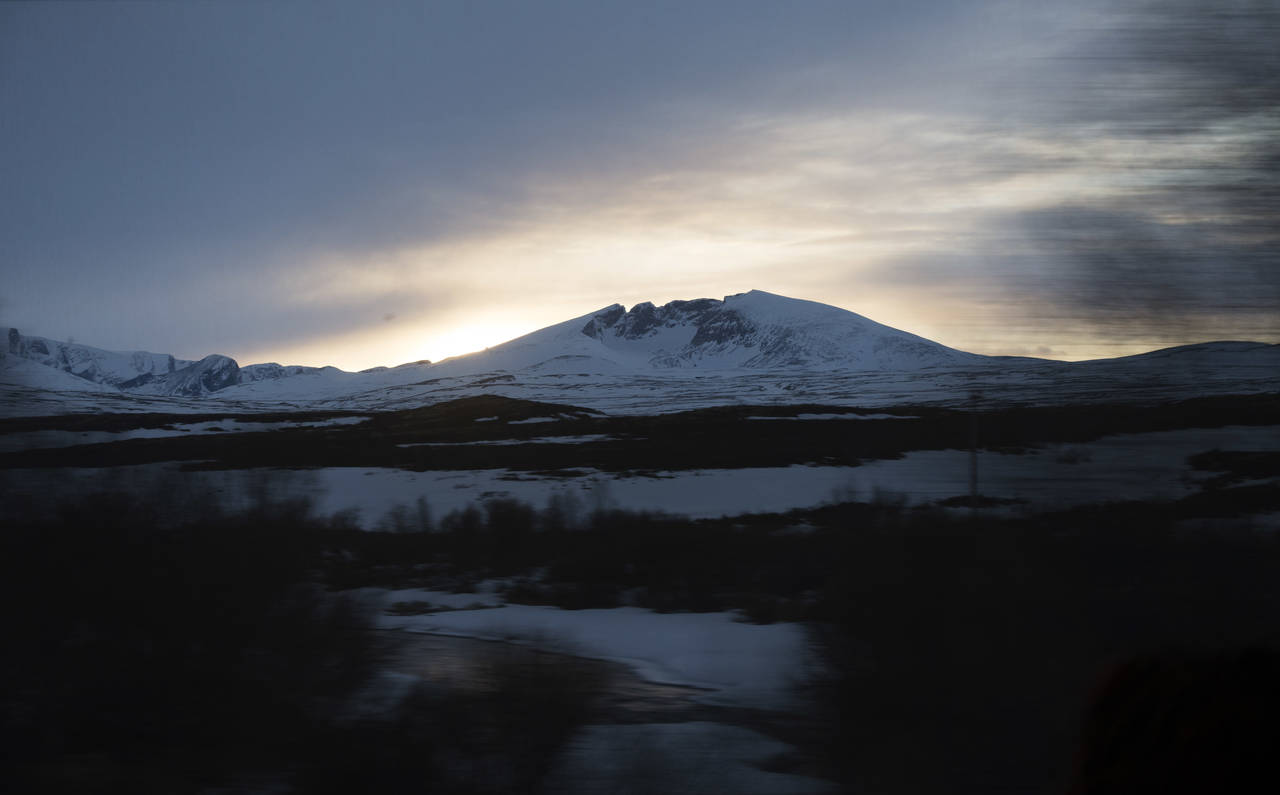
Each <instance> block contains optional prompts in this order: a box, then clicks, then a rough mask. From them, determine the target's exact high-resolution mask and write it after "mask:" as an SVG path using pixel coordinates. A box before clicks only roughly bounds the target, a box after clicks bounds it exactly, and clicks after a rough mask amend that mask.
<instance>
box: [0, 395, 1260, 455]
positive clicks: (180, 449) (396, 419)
mask: <svg viewBox="0 0 1280 795" xmlns="http://www.w3.org/2000/svg"><path fill="white" fill-rule="evenodd" d="M801 413H851V410H850V409H847V408H833V407H825V406H819V405H813V406H789V407H777V406H767V407H761V406H734V407H721V408H715V409H700V410H696V411H688V412H680V413H674V414H665V415H657V416H649V417H629V416H620V417H606V416H600V415H598V414H596V413H594V412H589V411H587V410H584V409H580V408H575V407H573V406H565V405H556V404H544V403H536V402H533V401H523V400H514V399H510V398H502V397H495V396H482V397H478V398H463V399H460V400H456V401H449V402H447V403H442V404H437V405H434V406H427V407H424V408H419V409H407V410H404V411H396V412H386V413H382V414H377V415H373V418H372V419H371V420H369V421H368V422H366V423H361V424H359V425H352V426H338V427H327V428H294V429H281V430H275V431H265V432H256V433H226V434H201V435H192V436H186V437H176V438H163V439H132V440H127V441H119V442H108V443H104V444H94V445H82V446H77V447H67V448H58V449H49V450H30V451H23V452H14V453H7V454H3V455H0V468H19V467H65V466H82V467H105V466H119V465H127V464H144V463H152V462H161V461H200V462H203V463H201V464H198V465H192V466H199V467H202V468H220V469H238V468H250V467H283V468H310V467H321V466H362V467H395V468H402V469H409V470H417V471H425V470H433V469H493V468H509V469H515V470H522V471H539V470H555V469H565V468H593V469H598V470H602V471H607V472H621V471H637V470H640V471H643V470H660V469H661V470H672V469H701V468H722V467H733V468H740V467H764V466H785V465H788V464H807V463H820V464H829V465H845V466H856V465H857V464H859V463H860V462H862V461H863V460H868V459H883V458H894V457H897V456H900V455H902V454H903V453H906V452H910V451H913V450H932V449H963V448H967V447H968V446H969V443H970V441H969V440H970V433H971V427H972V423H973V421H974V415H971V414H969V413H968V412H964V411H959V410H954V409H940V408H927V407H914V408H903V409H896V410H892V411H888V412H886V411H885V410H881V409H878V410H875V411H874V412H872V413H876V414H884V413H901V414H902V416H901V417H900V418H895V419H879V420H844V419H837V420H803V421H795V422H769V421H760V420H750V419H748V417H751V416H762V415H773V416H795V415H797V414H801ZM491 416H498V417H499V419H498V420H496V421H492V422H477V421H476V420H479V419H483V418H486V417H491ZM546 416H550V417H557V418H558V419H557V420H556V421H555V422H547V423H537V424H514V425H513V424H510V423H511V421H513V420H521V419H529V418H533V417H546ZM562 416H563V417H564V418H560V417H562ZM976 420H977V425H978V438H979V444H980V445H981V446H982V447H984V448H986V449H994V450H1019V449H1027V448H1034V447H1036V446H1039V445H1043V444H1048V443H1062V442H1074V443H1079V442H1087V441H1091V440H1094V439H1097V438H1099V437H1101V436H1105V435H1108V434H1116V433H1141V432H1150V431H1164V430H1175V429H1181V428H1211V427H1221V426H1224V425H1259V426H1262V425H1280V395H1253V396H1231V397H1216V398H1197V399H1194V400H1187V401H1181V402H1176V403H1168V404H1163V405H1156V406H1141V407H1139V406H1125V405H1117V406H1060V407H1024V408H1005V409H997V410H991V411H983V412H978V413H977V415H976ZM578 435H604V436H607V437H610V438H608V439H605V440H600V441H594V442H586V443H579V444H564V445H543V444H529V445H520V444H515V445H508V446H492V445H477V446H475V447H467V446H466V445H459V446H450V447H447V448H436V447H431V446H413V447H401V446H399V445H421V443H423V442H466V441H486V440H489V441H491V440H495V439H510V438H514V439H533V438H537V437H542V436H578Z"/></svg>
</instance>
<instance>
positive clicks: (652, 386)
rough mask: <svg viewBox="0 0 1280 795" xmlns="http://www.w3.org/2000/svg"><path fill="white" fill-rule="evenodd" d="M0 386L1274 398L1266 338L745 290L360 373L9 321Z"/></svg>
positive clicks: (824, 398) (390, 398)
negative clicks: (922, 323)
mask: <svg viewBox="0 0 1280 795" xmlns="http://www.w3.org/2000/svg"><path fill="white" fill-rule="evenodd" d="M0 387H4V388H5V389H4V392H3V394H0V412H2V413H6V414H11V415H12V414H26V413H49V412H50V411H57V410H58V409H57V408H56V407H57V406H58V405H60V404H61V405H64V406H65V408H63V409H61V410H65V411H83V410H103V409H106V408H107V407H108V406H110V410H138V411H143V410H147V411H155V410H160V409H158V408H157V405H158V404H157V401H158V402H160V403H166V402H167V403H172V404H173V405H172V408H171V409H166V410H174V411H181V410H191V408H190V406H191V405H198V404H201V403H203V402H204V401H208V400H211V399H213V400H218V401H220V402H224V403H228V404H230V403H234V404H236V405H237V406H239V407H240V408H243V409H245V410H278V409H281V408H289V407H298V408H302V407H307V408H327V409H358V410H361V411H365V410H377V409H387V408H406V407H411V406H421V405H424V404H428V403H434V402H438V401H441V400H447V399H451V398H456V397H463V396H467V395H475V394H481V393H497V394H503V395H507V396H510V397H522V398H528V399H534V400H543V401H548V402H563V403H573V404H575V405H580V406H586V407H590V408H595V409H599V410H603V411H609V412H618V411H621V412H644V413H650V412H654V411H670V410H679V409H683V408H691V407H695V406H708V405H724V404H727V403H735V402H751V403H794V402H810V403H830V404H834V403H849V402H850V401H852V403H851V404H856V405H863V406H874V405H892V404H897V403H903V402H917V403H943V404H946V403H953V402H957V401H961V400H967V399H968V396H969V394H970V393H971V392H972V391H974V390H975V389H976V390H979V391H982V392H983V394H984V395H986V396H987V398H988V399H993V400H999V399H1005V400H1009V401H1013V402H1046V401H1050V402H1055V401H1057V402H1060V401H1064V400H1067V401H1070V400H1087V401H1098V400H1118V399H1125V396H1126V395H1130V396H1132V397H1134V398H1135V399H1137V398H1138V397H1141V398H1142V399H1152V398H1155V399H1167V398H1169V397H1174V396H1177V397H1191V396H1195V395H1198V394H1231V393H1254V392H1270V391H1280V346H1277V345H1267V344H1262V343H1249V342H1213V343H1203V344H1199V345H1188V346H1181V347H1178V348H1169V349H1165V350H1161V351H1153V352H1151V353H1147V354H1141V355H1139V356H1128V357H1123V358H1119V359H1104V360H1096V361H1092V362H1079V363H1067V362H1054V361H1049V360H1043V359H1025V358H1019V357H991V356H979V355H977V354H972V353H965V352H963V351H958V350H956V349H954V348H948V347H946V346H945V345H941V344H939V343H936V342H931V341H929V340H927V339H924V338H922V337H918V336H916V335H914V334H909V333H907V332H904V331H899V330H897V329H893V328H890V327H888V326H885V325H882V324H880V323H876V322H874V321H872V320H869V319H867V318H865V317H862V316H861V315H857V314H854V313H853V312H849V311H846V310H844V309H839V308H837V307H833V306H828V305H826V304H820V303H817V302H814V301H803V300H798V299H794V298H786V297H784V296H780V295H773V294H771V293H766V292H761V291H759V290H753V291H751V292H748V293H741V294H738V295H731V296H728V297H727V298H725V299H724V300H722V301H719V300H715V299H710V298H702V299H697V300H692V301H672V302H671V303H669V304H666V305H664V306H655V305H653V304H651V303H642V304H637V305H635V306H633V307H632V308H631V310H630V311H627V309H626V308H625V307H623V306H622V305H620V304H614V305H612V306H607V307H604V308H603V309H600V310H598V311H595V312H591V313H589V314H586V315H582V316H581V317H576V318H573V319H571V320H566V321H564V322H562V323H558V324H556V325H553V326H548V327H547V328H544V329H541V330H539V331H535V332H533V333H531V334H526V335H525V336H523V337H518V338H516V339H513V340H510V341H509V342H505V343H503V344H501V345H497V346H495V347H493V348H490V349H487V350H485V351H481V352H478V353H473V354H468V355H466V356H458V357H454V358H451V359H446V360H444V361H442V362H438V363H435V364H432V363H431V362H426V361H422V362H410V363H407V364H403V365H399V366H397V367H389V368H388V367H375V368H371V369H369V370H364V371H362V372H359V373H351V372H345V371H343V370H339V369H337V368H335V367H296V366H293V367H289V366H281V365H278V364H274V363H271V364H254V365H248V366H246V367H240V366H239V365H238V364H237V363H236V362H235V361H234V360H232V359H230V358H227V357H225V356H218V355H211V356H206V357H205V358H204V359H201V360H200V361H198V362H193V361H185V360H181V359H176V358H174V357H172V356H168V355H165V354H152V353H144V352H138V353H114V352H111V351H103V350H99V349H97V348H90V347H88V346H84V345H74V344H71V343H57V342H53V341H51V340H46V339H43V338H40V337H25V336H23V335H21V334H19V333H18V332H17V331H16V330H12V329H11V330H10V332H9V345H8V352H7V353H5V352H3V351H0ZM82 387H88V388H89V389H90V390H91V391H89V392H86V391H85V389H84V388H82ZM103 390H105V391H103ZM113 396H114V397H113ZM1000 396H1003V397H1000ZM122 399H123V400H124V405H128V404H136V406H137V408H122V402H121V401H122ZM95 401H96V402H95ZM183 401H187V402H188V403H189V405H188V404H183V405H185V406H186V407H185V408H184V407H180V406H179V404H182V403H183ZM36 403H39V404H40V405H39V406H38V407H36V406H35V404H36ZM99 404H101V405H99ZM95 406H97V408H96V409H95V408H94V407H95Z"/></svg>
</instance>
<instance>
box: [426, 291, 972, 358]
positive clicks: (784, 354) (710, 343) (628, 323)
mask: <svg viewBox="0 0 1280 795" xmlns="http://www.w3.org/2000/svg"><path fill="white" fill-rule="evenodd" d="M986 360H988V357H984V356H978V355H976V354H971V353H964V352H962V351H958V350H955V349H953V348H948V347H946V346H945V345H940V344H938V343H936V342H930V341H929V340H926V339H924V338H922V337H917V336H916V335H914V334H908V333H907V332H905V331H899V330H897V329H894V328H890V327H888V326H885V325H882V324H880V323H876V322H875V321H873V320H869V319H867V318H865V317H863V316H861V315H857V314H854V313H853V312H849V311H847V310H844V309H839V308H837V307H834V306H828V305H826V304H820V303H817V302H815V301H802V300H799V299H796V298H787V297H785V296H781V295H774V294H772V293H766V292H763V291H760V290H752V291H751V292H748V293H741V294H738V295H731V296H728V297H727V298H725V299H724V300H723V301H717V300H715V299H712V298H701V299H698V300H694V301H672V302H671V303H669V304H666V305H664V306H654V305H653V304H651V303H648V302H646V303H642V304H636V305H635V306H634V307H632V308H631V311H629V312H628V311H627V310H626V309H625V308H624V307H623V306H622V305H621V304H614V305H612V306H608V307H605V308H604V309H601V310H599V311H597V312H592V313H591V314H589V315H583V316H582V317H577V318H574V319H572V320H568V321H565V322H564V323H559V324H557V325H554V326H550V327H548V328H545V329H542V330H540V331H535V332H533V333H532V334H528V335H525V336H523V337H520V338H518V339H514V340H511V341H510V342H506V343H503V344H502V345H498V346H496V347H494V348H490V349H489V350H486V351H483V352H481V353H474V354H470V355H468V356H461V357H457V358H454V359H446V360H445V361H443V362H441V363H439V364H438V365H436V366H435V367H434V368H432V372H433V374H438V375H463V374H468V373H475V372H483V371H494V370H506V371H515V370H527V371H534V372H584V371H585V372H593V373H617V372H644V371H653V370H665V369H671V368H701V369H711V370H736V369H780V368H797V369H804V370H815V369H819V370H858V371H871V370H875V371H879V370H918V369H920V368H925V367H938V366H948V365H957V364H974V363H978V362H982V361H986Z"/></svg>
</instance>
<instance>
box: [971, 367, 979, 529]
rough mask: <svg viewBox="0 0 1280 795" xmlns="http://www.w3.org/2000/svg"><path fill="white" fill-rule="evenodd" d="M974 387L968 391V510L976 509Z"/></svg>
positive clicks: (975, 395) (976, 471)
mask: <svg viewBox="0 0 1280 795" xmlns="http://www.w3.org/2000/svg"><path fill="white" fill-rule="evenodd" d="M980 397H982V393H981V392H978V391H977V390H976V389H975V390H974V391H972V392H970V393H969V511H970V512H971V513H976V512H977V510H978V399H979V398H980Z"/></svg>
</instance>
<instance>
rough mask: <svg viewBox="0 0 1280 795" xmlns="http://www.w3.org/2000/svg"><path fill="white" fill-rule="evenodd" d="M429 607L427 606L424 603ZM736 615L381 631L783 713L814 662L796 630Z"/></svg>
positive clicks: (623, 616) (475, 623) (543, 615)
mask: <svg viewBox="0 0 1280 795" xmlns="http://www.w3.org/2000/svg"><path fill="white" fill-rule="evenodd" d="M428 601H430V600H429V599H428ZM736 619H737V615H736V614H735V613H727V612H725V613H655V612H653V611H651V610H645V609H642V608H638V607H618V608H612V609H607V610H605V609H599V610H562V609H560V608H558V607H545V606H541V605H510V604H509V605H507V606H506V607H502V608H496V609H492V610H458V611H452V612H443V613H428V614H425V615H416V616H391V615H384V616H382V617H381V619H379V626H381V627H383V628H385V629H402V630H408V631H411V632H429V633H436V634H445V635H459V636H462V637H471V638H483V639H487V640H505V641H509V642H523V643H527V644H529V645H533V646H536V647H538V648H547V649H549V650H551V651H568V652H569V653H572V654H575V655H577V656H580V657H592V658H597V659H603V660H613V661H616V662H621V663H625V664H627V665H630V666H631V667H632V668H634V669H635V670H636V671H637V672H638V673H639V674H640V676H641V677H643V678H644V679H647V680H649V681H651V682H660V683H664V684H677V685H687V686H690V687H699V688H706V689H708V693H706V694H705V695H703V696H700V697H699V699H700V700H704V701H706V702H707V703H713V704H721V705H729V706H751V707H758V708H763V709H771V708H772V709H782V708H785V707H786V706H788V705H789V704H790V703H791V702H792V701H793V700H794V692H793V690H794V688H795V687H796V686H798V685H800V684H801V683H802V682H804V681H806V680H807V679H809V678H810V677H811V676H812V674H813V672H814V666H815V665H816V662H815V660H814V658H813V656H812V653H811V651H810V649H809V644H808V638H807V636H806V634H805V631H804V629H803V628H802V627H801V626H799V625H797V624H767V625H761V624H747V623H743V622H741V621H738V620H736Z"/></svg>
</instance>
